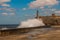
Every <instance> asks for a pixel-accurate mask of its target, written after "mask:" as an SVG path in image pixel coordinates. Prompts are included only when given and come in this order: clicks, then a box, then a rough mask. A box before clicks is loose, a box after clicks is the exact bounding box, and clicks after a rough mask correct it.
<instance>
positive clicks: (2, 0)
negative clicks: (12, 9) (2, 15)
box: [0, 0, 11, 3]
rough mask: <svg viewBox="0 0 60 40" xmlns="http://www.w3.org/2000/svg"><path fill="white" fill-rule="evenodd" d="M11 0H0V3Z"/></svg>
mask: <svg viewBox="0 0 60 40" xmlns="http://www.w3.org/2000/svg"><path fill="white" fill-rule="evenodd" d="M10 1H11V0H0V3H4V2H10Z"/></svg>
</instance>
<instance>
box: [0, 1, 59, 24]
mask: <svg viewBox="0 0 60 40" xmlns="http://www.w3.org/2000/svg"><path fill="white" fill-rule="evenodd" d="M37 10H38V11H39V15H40V16H50V15H51V14H52V13H54V14H56V15H58V16H60V0H0V24H19V23H20V22H22V21H25V20H28V19H32V18H34V17H35V16H36V15H35V14H36V11H37Z"/></svg>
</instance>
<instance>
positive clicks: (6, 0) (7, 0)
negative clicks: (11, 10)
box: [0, 0, 11, 7]
mask: <svg viewBox="0 0 60 40" xmlns="http://www.w3.org/2000/svg"><path fill="white" fill-rule="evenodd" d="M10 1H11V0H0V5H1V6H6V7H9V6H10V5H9V4H6V3H5V2H10Z"/></svg>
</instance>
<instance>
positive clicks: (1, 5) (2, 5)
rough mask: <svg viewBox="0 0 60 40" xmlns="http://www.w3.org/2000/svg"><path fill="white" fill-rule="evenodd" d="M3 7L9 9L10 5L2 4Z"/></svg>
mask: <svg viewBox="0 0 60 40" xmlns="http://www.w3.org/2000/svg"><path fill="white" fill-rule="evenodd" d="M1 6H7V7H10V5H9V4H2V5H1Z"/></svg>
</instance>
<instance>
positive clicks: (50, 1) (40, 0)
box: [29, 0, 58, 8]
mask: <svg viewBox="0 0 60 40" xmlns="http://www.w3.org/2000/svg"><path fill="white" fill-rule="evenodd" d="M57 3H58V1H57V0H36V1H33V2H31V3H30V4H29V7H30V8H37V7H44V6H46V5H47V6H48V5H49V6H50V5H55V4H57Z"/></svg>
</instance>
